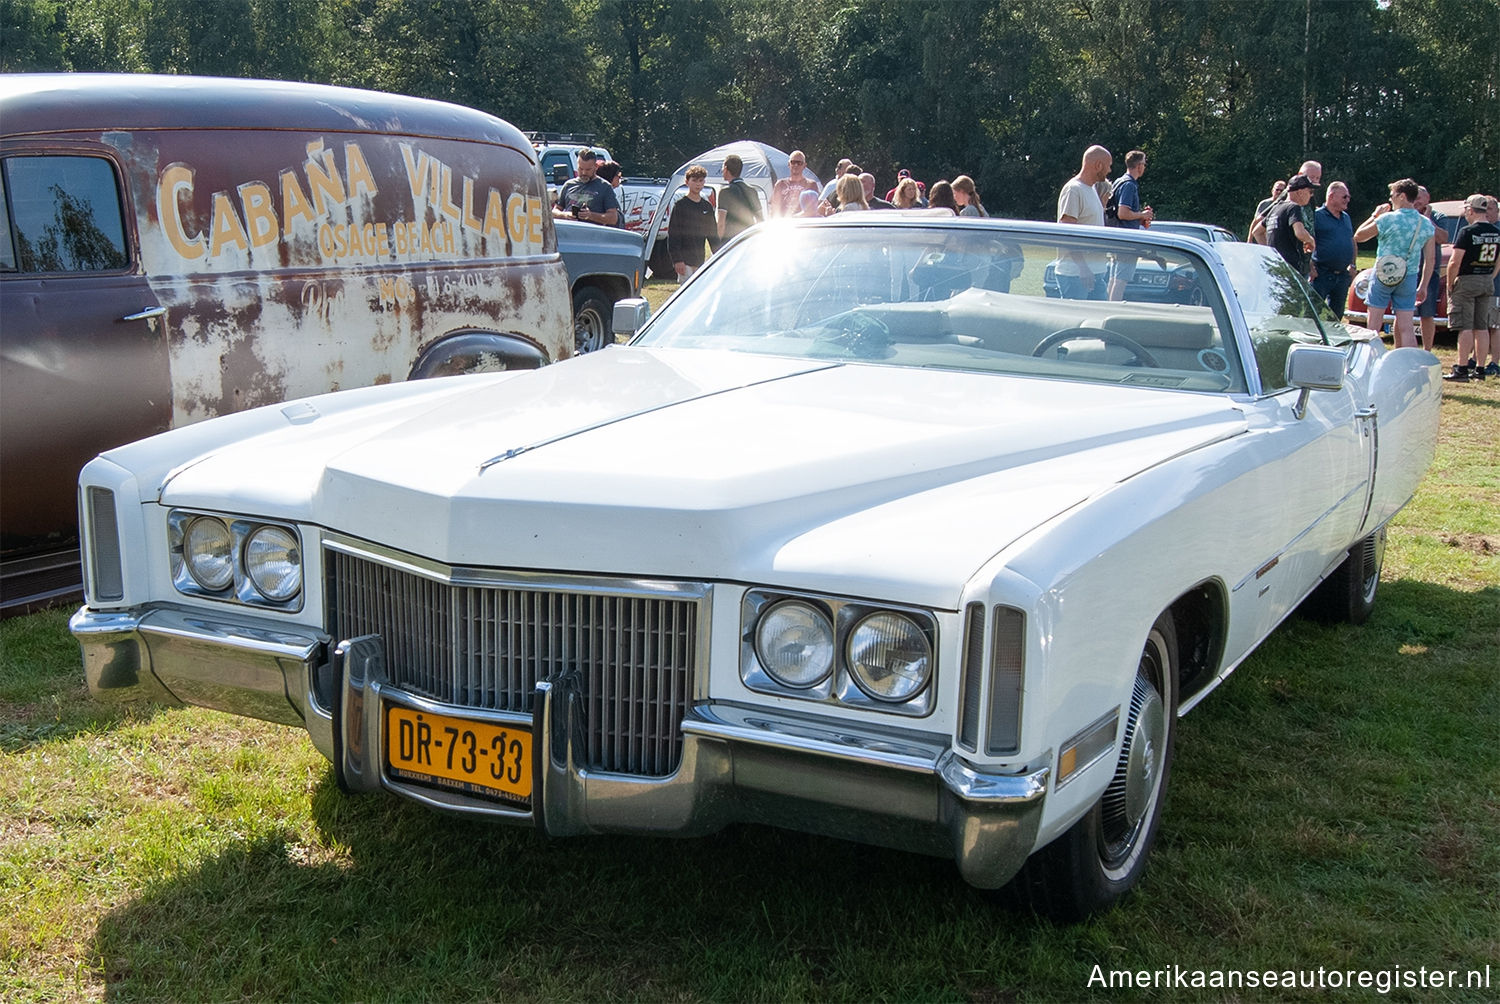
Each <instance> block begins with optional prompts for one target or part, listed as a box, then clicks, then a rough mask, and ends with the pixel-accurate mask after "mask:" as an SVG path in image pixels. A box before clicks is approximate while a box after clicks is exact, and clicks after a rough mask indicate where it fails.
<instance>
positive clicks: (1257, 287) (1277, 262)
mask: <svg viewBox="0 0 1500 1004" xmlns="http://www.w3.org/2000/svg"><path fill="white" fill-rule="evenodd" d="M1215 249H1216V250H1217V251H1218V252H1219V257H1220V260H1222V261H1223V263H1224V268H1225V269H1226V270H1227V271H1228V272H1229V278H1230V281H1231V282H1232V283H1233V284H1234V292H1235V296H1236V298H1237V299H1238V300H1239V303H1240V309H1241V310H1243V311H1244V313H1245V323H1246V324H1247V325H1249V328H1250V344H1251V345H1252V346H1253V347H1254V349H1255V359H1254V361H1253V362H1254V365H1255V366H1256V368H1257V369H1258V370H1259V371H1260V378H1261V385H1262V387H1264V388H1265V389H1266V390H1268V391H1275V390H1280V389H1282V388H1285V387H1286V386H1287V382H1286V375H1285V369H1286V365H1285V361H1286V354H1287V350H1288V349H1290V348H1291V346H1292V345H1294V344H1298V343H1302V344H1308V345H1350V344H1352V343H1353V342H1354V341H1355V340H1356V339H1355V337H1354V334H1353V332H1351V331H1350V330H1349V329H1348V328H1347V327H1346V326H1345V325H1344V323H1343V320H1342V319H1341V318H1339V317H1337V316H1335V315H1334V313H1333V311H1332V310H1330V309H1329V308H1328V302H1327V301H1326V300H1324V299H1323V297H1321V296H1318V295H1317V294H1316V293H1314V292H1312V290H1311V289H1309V288H1308V285H1307V281H1306V280H1305V279H1303V277H1302V275H1301V273H1299V272H1298V271H1297V270H1296V269H1294V268H1292V267H1291V266H1290V265H1288V264H1287V263H1286V262H1285V261H1283V260H1282V258H1281V256H1280V255H1278V254H1276V253H1275V252H1274V251H1271V250H1269V249H1267V248H1264V247H1257V246H1256V245H1253V244H1217V245H1215Z"/></svg>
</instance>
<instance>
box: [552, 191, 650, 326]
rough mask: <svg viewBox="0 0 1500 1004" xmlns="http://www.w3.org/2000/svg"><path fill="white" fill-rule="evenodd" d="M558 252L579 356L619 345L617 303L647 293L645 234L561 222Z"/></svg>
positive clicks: (556, 221) (567, 221) (595, 225)
mask: <svg viewBox="0 0 1500 1004" xmlns="http://www.w3.org/2000/svg"><path fill="white" fill-rule="evenodd" d="M554 223H555V224H556V226H557V250H558V251H559V252H561V253H562V260H563V267H564V268H566V269H567V270H568V287H569V290H570V291H571V293H572V295H573V337H574V346H573V350H574V351H575V352H593V351H595V350H596V349H602V348H604V347H605V346H606V345H613V344H614V341H615V333H614V327H613V325H612V317H613V314H614V309H615V301H616V300H623V299H625V298H626V297H630V296H636V295H638V294H639V293H640V289H641V246H642V244H643V243H644V241H645V237H644V236H643V235H642V234H638V233H632V232H631V231H629V230H621V229H619V228H617V227H601V226H599V225H598V224H597V223H580V222H578V221H576V220H565V219H559V220H555V221H554Z"/></svg>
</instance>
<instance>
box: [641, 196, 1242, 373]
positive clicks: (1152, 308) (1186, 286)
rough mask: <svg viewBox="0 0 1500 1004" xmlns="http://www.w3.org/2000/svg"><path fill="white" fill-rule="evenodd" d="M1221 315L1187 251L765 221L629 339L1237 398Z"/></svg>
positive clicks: (957, 228)
mask: <svg viewBox="0 0 1500 1004" xmlns="http://www.w3.org/2000/svg"><path fill="white" fill-rule="evenodd" d="M1085 274H1087V275H1090V276H1095V277H1097V278H1096V280H1095V282H1094V284H1093V285H1092V286H1090V287H1088V288H1085V286H1084V276H1085ZM1111 296H1113V297H1115V298H1114V299H1110V298H1109V297H1111ZM1228 318H1229V315H1228V312H1227V310H1226V309H1225V306H1224V303H1223V302H1222V300H1221V299H1220V296H1219V293H1218V290H1217V285H1216V283H1215V282H1214V280H1213V278H1212V275H1211V273H1210V272H1209V270H1208V269H1207V268H1206V267H1205V266H1204V264H1203V262H1202V261H1201V260H1200V259H1199V258H1198V257H1197V256H1195V255H1194V254H1192V253H1191V252H1187V251H1180V250H1176V249H1171V248H1164V247H1153V246H1151V245H1149V244H1145V245H1143V244H1132V243H1129V242H1128V241H1124V240H1118V241H1117V240H1114V239H1111V238H1110V237H1107V236H1102V235H1097V234H1090V235H1086V236H1085V235H1082V234H1081V235H1080V236H1079V237H1078V238H1073V239H1070V238H1069V237H1066V236H1063V237H1059V236H1058V235H1056V234H1045V235H1043V234H1033V233H1024V232H1016V231H1008V230H1003V229H1000V228H988V227H982V226H977V225H964V224H960V223H956V222H954V221H950V222H949V223H948V224H947V225H946V226H944V225H941V224H939V223H935V222H934V223H932V224H928V225H920V224H918V223H917V222H916V221H910V220H908V221H905V224H904V225H893V226H881V227H863V226H861V227H844V226H837V225H829V224H814V225H812V226H805V227H792V226H778V225H769V226H766V227H762V228H760V229H759V230H758V231H757V232H755V233H754V234H752V235H751V236H749V237H748V238H747V239H745V240H744V241H742V242H740V243H739V244H737V245H735V246H734V247H732V248H730V249H727V250H726V251H724V252H722V253H721V254H720V255H716V256H715V257H714V258H713V259H711V261H710V264H709V266H708V267H707V268H706V269H705V271H704V272H703V274H702V275H700V276H699V277H697V278H695V279H694V280H693V282H692V283H691V284H690V285H688V286H687V287H685V288H684V289H683V290H682V291H681V292H680V293H679V294H678V296H677V297H676V298H675V299H674V300H673V301H672V304H671V306H670V308H669V309H667V310H666V311H664V312H663V313H662V315H661V316H660V317H659V318H657V319H655V320H653V321H652V322H651V324H650V325H649V326H648V327H647V328H646V329H645V331H643V332H642V334H641V335H640V337H639V339H638V340H637V341H638V344H645V345H654V346H665V347H682V348H712V349H727V350H731V351H736V352H754V353H769V354H775V355H788V356H799V357H807V358H817V359H839V360H855V361H866V362H872V363H880V364H884V365H891V366H911V367H923V368H939V369H957V370H970V371H980V372H999V373H1018V374H1028V375H1035V376H1042V377H1054V378H1061V379H1068V380H1088V381H1099V382H1109V383H1120V384H1134V385H1141V386H1149V387H1162V388H1174V389H1180V390H1187V391H1203V392H1221V393H1222V392H1226V391H1243V390H1244V389H1245V379H1244V373H1243V368H1242V365H1241V363H1240V360H1239V357H1238V353H1237V351H1236V349H1235V343H1234V338H1233V336H1232V333H1231V329H1230V327H1229V320H1228Z"/></svg>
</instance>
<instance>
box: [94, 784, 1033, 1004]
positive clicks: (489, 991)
mask: <svg viewBox="0 0 1500 1004" xmlns="http://www.w3.org/2000/svg"><path fill="white" fill-rule="evenodd" d="M313 798H314V802H315V805H314V814H315V817H316V820H317V825H318V827H319V830H320V831H321V836H322V838H323V842H324V843H325V844H327V845H333V846H338V847H340V848H346V849H347V856H346V857H341V859H340V860H337V861H329V862H323V863H308V862H306V861H305V860H303V858H302V855H303V849H302V848H300V847H298V846H297V845H296V844H295V839H296V838H295V837H294V835H292V834H283V835H281V836H280V837H279V838H272V839H262V840H260V841H258V842H255V843H251V844H248V845H246V846H242V847H237V848H233V849H231V850H227V851H225V852H224V853H222V854H220V855H219V856H218V857H216V858H214V859H213V860H211V861H209V862H207V863H206V864H204V865H203V866H202V867H200V868H198V869H195V870H194V871H193V872H192V873H190V874H187V875H184V876H182V877H180V878H178V879H174V880H172V881H170V882H166V883H163V884H161V885H159V886H157V887H155V888H153V889H150V890H148V891H147V892H146V893H145V894H144V895H142V896H141V897H140V898H139V899H137V900H136V901H135V902H133V903H131V904H130V905H128V906H126V907H123V908H121V909H119V910H116V911H114V912H113V913H111V914H110V915H108V916H107V917H105V918H104V920H103V922H102V923H101V924H100V926H99V929H98V935H97V941H96V944H95V949H96V952H97V957H98V958H99V959H101V960H102V963H103V965H104V966H105V977H106V985H107V987H108V989H109V993H110V995H111V996H112V997H114V998H116V999H133V998H136V997H143V996H144V997H152V998H158V997H165V998H169V999H178V1000H182V999H226V998H251V999H298V1000H346V999H370V998H377V999H407V998H421V999H476V998H482V999H506V1000H514V999H572V1000H595V999H621V998H622V997H637V998H639V999H648V1000H654V999H702V998H707V999H746V998H764V997H768V996H769V997H774V998H778V999H780V998H785V997H793V998H797V997H802V998H806V997H809V996H818V993H817V989H816V988H818V987H820V986H829V985H836V986H841V987H849V986H861V985H862V986H863V987H864V992H862V993H860V994H858V996H859V997H860V998H862V999H873V998H874V997H876V996H881V981H882V980H883V979H886V978H889V979H891V980H893V981H894V982H896V983H897V984H898V985H899V984H900V983H902V982H905V983H907V984H911V983H912V981H913V979H914V977H913V976H911V975H909V974H907V975H900V976H890V975H888V973H887V970H888V967H889V966H890V964H891V962H892V961H893V960H890V959H887V961H885V962H877V963H875V964H873V965H872V964H871V956H872V955H880V954H888V953H887V952H886V950H885V949H884V948H876V947H874V946H882V945H886V944H888V939H889V938H890V937H891V932H890V930H889V929H888V926H889V925H891V924H896V925H898V926H899V929H900V930H909V931H921V932H931V931H940V930H943V929H945V928H951V927H952V926H953V925H954V924H963V925H968V926H969V927H971V928H973V929H974V931H976V932H979V931H992V930H993V928H994V924H993V919H992V918H993V917H995V916H999V914H996V912H995V911H994V909H993V906H992V905H991V904H990V903H988V902H987V901H986V897H985V896H984V894H981V893H979V892H977V891H975V890H972V889H970V888H968V887H967V886H965V885H964V884H963V883H962V881H961V880H960V879H959V878H958V876H957V873H956V871H955V870H954V868H953V866H952V865H951V864H949V863H948V862H946V861H940V860H937V859H933V858H925V857H918V856H912V855H906V854H900V853H896V852H890V851H884V850H881V849H876V848H868V847H864V846H861V845H856V844H850V843H844V842H840V841H835V840H826V839H821V838H814V837H807V836H803V835H800V834H794V833H784V832H779V831H774V830H770V829H765V828H761V827H752V826H735V827H731V828H729V829H728V830H726V831H724V832H723V833H720V834H718V835H715V836H711V837H707V838H702V839H695V840H685V841H678V840H667V839H655V838H634V837H584V838H572V839H569V840H566V841H555V840H548V839H547V838H545V837H542V836H541V835H539V834H537V833H536V832H534V831H531V830H524V829H515V828H509V827H500V826H495V825H492V824H488V823H482V822H474V821H468V820H462V819H455V818H452V817H447V816H443V815H439V814H435V813H431V812H429V811H426V810H424V809H422V808H420V807H418V806H415V805H413V804H411V803H407V802H404V801H401V800H398V799H394V798H391V797H389V796H366V797H356V798H349V797H346V796H344V795H343V794H341V793H340V792H339V791H338V790H337V789H336V787H335V785H334V784H333V781H332V779H331V776H328V777H325V778H324V780H323V781H322V783H321V784H320V785H319V786H318V788H317V789H316V791H315V793H314V796H313ZM910 925H915V926H910ZM1042 926H1043V925H1041V924H1040V923H1039V922H1037V921H1035V920H1029V919H1026V918H1022V917H1019V916H1015V915H1009V916H1008V919H1007V924H1006V927H1007V929H1008V932H1009V933H1008V934H1007V937H1009V938H1016V937H1027V936H1029V935H1030V933H1031V932H1034V931H1036V930H1038V929H1040V928H1041V927H1042ZM971 937H972V935H971ZM926 951H927V949H926V948H925V947H924V948H923V952H924V953H926ZM946 954H947V953H945V952H940V953H939V955H938V958H939V960H941V958H942V957H943V956H944V955H946ZM949 961H950V962H952V963H955V964H956V963H957V962H959V961H960V960H958V959H956V958H955V959H950V960H949ZM909 964H910V960H908V959H903V961H902V965H909ZM928 967H931V968H928ZM924 970H926V971H924V972H923V973H922V974H921V975H920V976H919V977H915V979H916V980H917V983H918V985H917V986H914V987H913V990H914V991H915V992H916V995H917V996H930V995H931V994H933V993H942V992H943V988H944V987H945V986H947V985H948V981H947V978H946V977H945V976H944V974H943V972H942V971H941V968H940V967H939V966H938V964H937V961H936V960H935V961H933V962H929V963H924ZM870 981H874V982H870ZM903 996H905V995H903Z"/></svg>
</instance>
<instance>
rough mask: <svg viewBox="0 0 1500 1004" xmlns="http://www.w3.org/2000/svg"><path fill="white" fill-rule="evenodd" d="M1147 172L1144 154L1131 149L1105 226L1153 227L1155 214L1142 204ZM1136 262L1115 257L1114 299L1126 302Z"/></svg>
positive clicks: (1112, 272)
mask: <svg viewBox="0 0 1500 1004" xmlns="http://www.w3.org/2000/svg"><path fill="white" fill-rule="evenodd" d="M1145 173H1146V154H1145V151H1143V150H1131V151H1130V152H1129V153H1127V154H1126V155H1125V173H1124V174H1122V175H1120V176H1119V177H1118V178H1116V179H1115V181H1114V184H1113V185H1111V186H1110V192H1111V194H1110V199H1109V204H1108V206H1107V207H1106V209H1105V214H1104V222H1105V224H1106V225H1108V226H1114V227H1124V228H1126V229H1127V230H1140V229H1141V228H1143V227H1149V226H1150V225H1151V220H1152V219H1153V218H1154V217H1155V213H1154V211H1153V210H1152V209H1151V207H1150V206H1142V205H1141V175H1143V174H1145ZM1110 217H1113V219H1111V218H1110ZM1135 263H1136V258H1135V256H1134V255H1123V254H1117V255H1114V256H1113V261H1112V262H1111V264H1110V269H1109V287H1108V289H1109V298H1110V299H1111V300H1123V299H1125V287H1126V286H1127V285H1129V283H1130V280H1131V279H1133V278H1134V277H1135Z"/></svg>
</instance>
